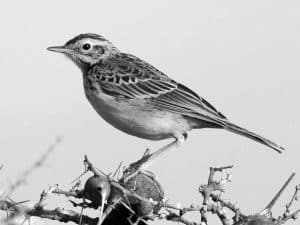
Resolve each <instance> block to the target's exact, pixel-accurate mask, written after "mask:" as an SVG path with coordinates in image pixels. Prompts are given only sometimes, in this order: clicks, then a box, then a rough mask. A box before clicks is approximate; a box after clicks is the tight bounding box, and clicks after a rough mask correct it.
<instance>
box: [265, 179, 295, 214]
mask: <svg viewBox="0 0 300 225" xmlns="http://www.w3.org/2000/svg"><path fill="white" fill-rule="evenodd" d="M295 174H296V173H292V175H291V176H290V177H289V179H288V180H287V181H286V182H285V184H284V185H283V186H282V188H281V189H280V190H279V191H278V193H277V194H276V195H275V196H274V198H273V199H272V200H271V202H270V203H269V204H268V205H267V206H266V208H265V209H264V210H263V211H262V212H261V213H260V214H270V213H271V210H272V208H273V206H274V205H275V203H276V202H277V200H278V199H279V197H280V196H281V194H282V193H283V191H284V190H285V189H286V187H287V186H288V185H289V184H290V182H291V181H292V179H293V177H294V176H295Z"/></svg>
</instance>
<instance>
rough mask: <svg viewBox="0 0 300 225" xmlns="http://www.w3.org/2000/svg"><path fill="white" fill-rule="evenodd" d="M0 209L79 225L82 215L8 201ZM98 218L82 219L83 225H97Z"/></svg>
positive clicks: (59, 209) (70, 211) (85, 217)
mask: <svg viewBox="0 0 300 225" xmlns="http://www.w3.org/2000/svg"><path fill="white" fill-rule="evenodd" d="M0 209H1V210H5V211H8V212H10V213H14V214H17V215H20V214H22V215H28V216H35V217H40V218H46V219H50V220H57V221H60V222H64V223H67V222H74V223H77V224H79V219H80V214H79V213H77V212H75V211H73V210H66V209H62V208H58V207H57V208H55V209H52V210H49V209H44V208H36V207H34V206H33V207H31V206H28V205H24V204H18V205H13V206H12V204H11V203H10V202H9V201H7V200H0ZM97 221H98V218H91V217H88V216H83V217H82V223H81V224H82V225H96V224H97Z"/></svg>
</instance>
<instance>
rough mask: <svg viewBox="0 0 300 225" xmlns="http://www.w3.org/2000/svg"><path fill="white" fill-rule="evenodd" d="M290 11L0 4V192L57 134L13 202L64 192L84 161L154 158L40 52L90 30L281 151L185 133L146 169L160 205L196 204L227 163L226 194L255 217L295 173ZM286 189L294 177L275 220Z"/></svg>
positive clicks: (275, 6)
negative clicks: (159, 188)
mask: <svg viewBox="0 0 300 225" xmlns="http://www.w3.org/2000/svg"><path fill="white" fill-rule="evenodd" d="M299 10H300V3H299V1H277V0H264V1H258V0H257V1H256V0H252V1H240V0H236V1H221V0H220V1H196V0H195V1H159V0H155V1H154V0H152V1H141V0H135V1H101V0H98V1H58V0H53V1H48V2H45V1H6V2H5V3H4V2H1V7H0V26H1V35H0V43H1V44H0V51H1V54H0V63H1V66H0V79H1V80H0V102H1V104H0V111H1V114H0V115H1V116H0V134H1V135H0V153H1V157H0V163H1V164H3V165H4V169H2V171H1V174H0V176H1V177H0V178H1V180H0V182H1V183H0V187H1V189H2V190H5V188H6V187H7V184H9V183H10V182H13V181H14V180H15V179H16V178H17V177H18V175H19V174H20V173H21V172H22V171H23V170H24V169H26V168H28V167H29V166H30V165H31V164H32V163H33V162H34V161H35V160H37V159H38V158H39V157H40V156H41V155H42V153H43V152H45V150H46V148H47V146H48V145H49V144H50V143H52V142H53V141H54V140H55V138H56V137H57V136H59V135H62V136H63V137H64V139H63V142H62V143H61V144H60V145H59V146H58V147H57V148H56V150H55V152H54V153H53V154H52V155H51V156H50V157H49V158H48V160H47V162H46V163H45V165H44V166H43V167H42V168H41V169H40V170H38V171H35V173H34V174H32V175H31V176H30V177H29V178H28V182H27V184H26V185H24V186H22V187H21V188H20V189H19V190H18V191H17V192H16V193H15V194H14V195H13V196H12V198H13V199H14V200H16V201H21V200H27V199H30V200H32V201H31V202H32V203H35V202H36V201H37V200H38V198H39V194H40V193H41V191H42V190H43V189H47V188H48V186H49V185H53V184H56V183H58V184H61V185H64V186H63V187H66V188H67V187H69V186H70V182H71V181H72V180H73V179H74V178H75V177H76V176H78V175H79V174H80V173H81V172H82V171H83V165H82V160H83V155H84V154H87V155H88V156H89V158H90V159H91V160H92V161H93V162H94V163H95V164H96V165H97V166H98V167H99V168H101V169H102V170H104V171H106V172H112V171H114V169H115V168H116V167H117V165H118V164H119V162H120V161H124V163H125V164H126V163H129V162H132V161H134V160H136V159H138V158H139V157H140V156H141V155H142V154H143V152H144V151H145V149H146V148H147V147H149V148H150V149H152V150H155V149H157V148H159V147H160V146H162V145H164V144H166V143H167V142H169V141H170V140H168V141H164V142H151V141H146V140H142V139H138V138H135V137H132V136H129V135H126V134H124V133H122V132H120V131H117V130H116V129H114V128H113V127H111V126H110V125H109V124H107V123H106V122H104V121H103V120H102V119H101V118H100V117H99V116H98V115H97V114H96V112H94V110H93V108H92V107H91V106H90V105H89V103H88V101H87V100H86V99H85V96H84V93H83V88H82V77H81V72H80V70H79V69H78V68H76V67H75V65H73V64H72V63H71V62H70V61H69V60H66V58H65V57H63V56H62V55H59V54H54V53H51V52H48V51H46V48H47V47H49V46H52V45H60V44H64V43H65V42H66V41H67V40H68V39H71V38H72V37H73V36H75V35H77V34H79V33H85V32H93V33H98V34H101V35H104V36H105V37H106V38H108V39H109V40H111V41H112V42H113V43H114V44H115V45H116V46H117V47H118V48H119V49H120V50H122V51H125V52H129V53H132V54H135V55H137V56H139V57H140V58H142V59H145V60H146V61H148V62H150V63H151V64H153V65H155V66H156V67H157V68H159V69H160V70H162V71H163V72H165V73H166V74H168V75H169V76H170V77H172V78H173V79H175V80H177V81H179V82H182V83H183V84H185V85H187V86H189V87H190V88H191V89H193V90H195V91H196V92H197V93H199V95H201V96H203V97H205V98H206V99H207V100H208V101H210V102H211V103H212V104H214V105H215V106H216V107H217V108H218V109H219V110H220V111H221V112H223V113H224V114H225V115H227V117H228V118H229V119H230V120H232V121H233V122H235V123H238V124H239V125H241V126H244V127H246V128H249V129H251V130H253V131H255V132H257V133H259V134H262V135H264V136H266V137H269V138H270V139H272V140H274V141H276V142H278V143H280V144H281V145H283V146H285V147H286V149H287V151H286V152H285V153H284V154H282V155H279V154H277V153H276V152H274V151H272V150H270V149H268V148H267V147H265V146H263V145H260V144H257V143H255V142H253V141H251V140H249V139H246V138H243V137H240V136H237V135H234V134H231V133H228V132H225V131H222V130H209V129H206V130H198V131H193V132H191V133H190V135H189V139H188V141H187V142H186V143H185V144H184V146H183V147H182V148H181V149H180V150H177V151H174V152H171V153H169V154H168V155H166V156H164V157H163V158H161V159H160V160H158V161H157V162H156V163H155V164H153V166H152V167H151V170H152V171H153V172H154V173H155V174H156V175H157V177H158V179H159V180H160V182H161V183H162V185H163V187H164V188H165V192H166V195H167V197H168V198H170V200H171V201H172V202H174V203H176V202H180V203H181V204H182V205H190V204H191V203H195V204H197V203H198V202H200V201H201V198H200V196H199V194H198V193H197V188H198V186H199V185H200V184H202V183H205V182H206V181H207V177H208V171H209V170H208V169H209V167H210V166H225V165H230V164H233V165H234V166H235V167H234V169H233V170H232V171H231V173H232V175H233V177H232V178H233V182H232V183H231V184H229V185H228V186H227V193H226V197H227V198H228V199H230V200H231V201H233V202H236V203H237V204H238V206H240V208H241V209H242V210H243V212H245V213H255V212H258V211H259V210H261V209H263V207H264V206H266V204H267V203H268V202H269V201H270V200H271V198H272V197H273V196H274V194H275V192H277V191H278V190H279V188H280V187H281V186H282V184H283V183H284V182H285V181H286V179H287V178H288V176H289V175H290V174H291V173H292V172H299V171H300V163H299V156H300V154H299V147H300V146H299V126H300V118H299V115H300V107H299V97H300V90H299V84H300V68H299V59H300V53H299V52H300V44H299V40H300V29H299V28H300V14H299ZM297 182H298V183H300V176H299V175H297V176H296V178H295V179H294V181H293V184H292V185H291V186H290V187H289V188H288V191H286V192H285V193H284V195H283V196H282V199H281V200H280V203H279V204H277V205H276V206H275V211H274V212H275V215H279V213H280V212H282V211H283V210H284V205H285V203H286V202H287V201H288V200H289V199H290V196H291V194H292V192H293V190H294V186H295V185H296V184H297ZM53 199H54V200H53ZM53 199H51V200H50V203H51V201H52V200H53V202H52V204H50V203H49V208H51V207H52V208H53V207H54V206H61V205H64V206H67V207H68V208H71V206H70V204H68V203H67V200H63V201H62V199H63V197H61V198H57V197H53ZM299 207H300V205H299V204H298V208H299ZM78 210H79V209H78ZM195 218H199V217H197V216H195ZM34 221H36V220H34ZM211 221H216V220H213V219H212V220H211ZM43 223H44V224H57V223H55V222H52V221H48V220H43ZM158 223H160V224H165V223H166V222H158ZM213 223H215V224H217V223H216V222H213ZM296 223H299V222H295V223H289V224H296ZM154 224H155V223H154ZM156 224H157V222H156Z"/></svg>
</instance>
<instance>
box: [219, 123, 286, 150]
mask: <svg viewBox="0 0 300 225" xmlns="http://www.w3.org/2000/svg"><path fill="white" fill-rule="evenodd" d="M222 122H223V128H224V129H225V130H228V131H230V132H233V133H236V134H239V135H242V136H244V137H247V138H250V139H252V140H254V141H257V142H259V143H261V144H263V145H266V146H268V147H270V148H272V149H274V150H275V151H277V152H278V153H282V151H283V150H285V149H284V148H283V147H281V146H279V145H277V144H276V143H274V142H273V141H271V140H269V139H267V138H264V137H262V136H260V135H258V134H256V133H253V132H251V131H248V130H246V129H244V128H242V127H239V126H237V125H235V124H233V123H231V122H229V121H225V120H223V121H222Z"/></svg>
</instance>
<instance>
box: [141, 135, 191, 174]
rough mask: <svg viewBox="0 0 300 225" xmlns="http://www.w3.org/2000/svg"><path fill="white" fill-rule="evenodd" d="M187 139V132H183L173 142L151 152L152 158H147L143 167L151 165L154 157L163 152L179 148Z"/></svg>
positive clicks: (159, 155)
mask: <svg viewBox="0 0 300 225" xmlns="http://www.w3.org/2000/svg"><path fill="white" fill-rule="evenodd" d="M186 139H187V136H186V134H181V135H180V136H178V137H176V139H175V140H174V141H173V142H171V143H169V144H167V145H165V146H163V147H162V148H160V149H158V150H156V151H155V152H153V153H151V154H150V158H149V159H148V160H147V162H146V163H144V164H143V165H142V169H146V168H147V167H149V166H150V164H151V163H150V162H151V161H153V160H154V159H156V158H158V157H161V156H162V155H163V154H165V153H167V152H169V151H171V150H173V149H177V148H179V147H180V146H181V145H182V144H183V143H184V142H185V140H186Z"/></svg>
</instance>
